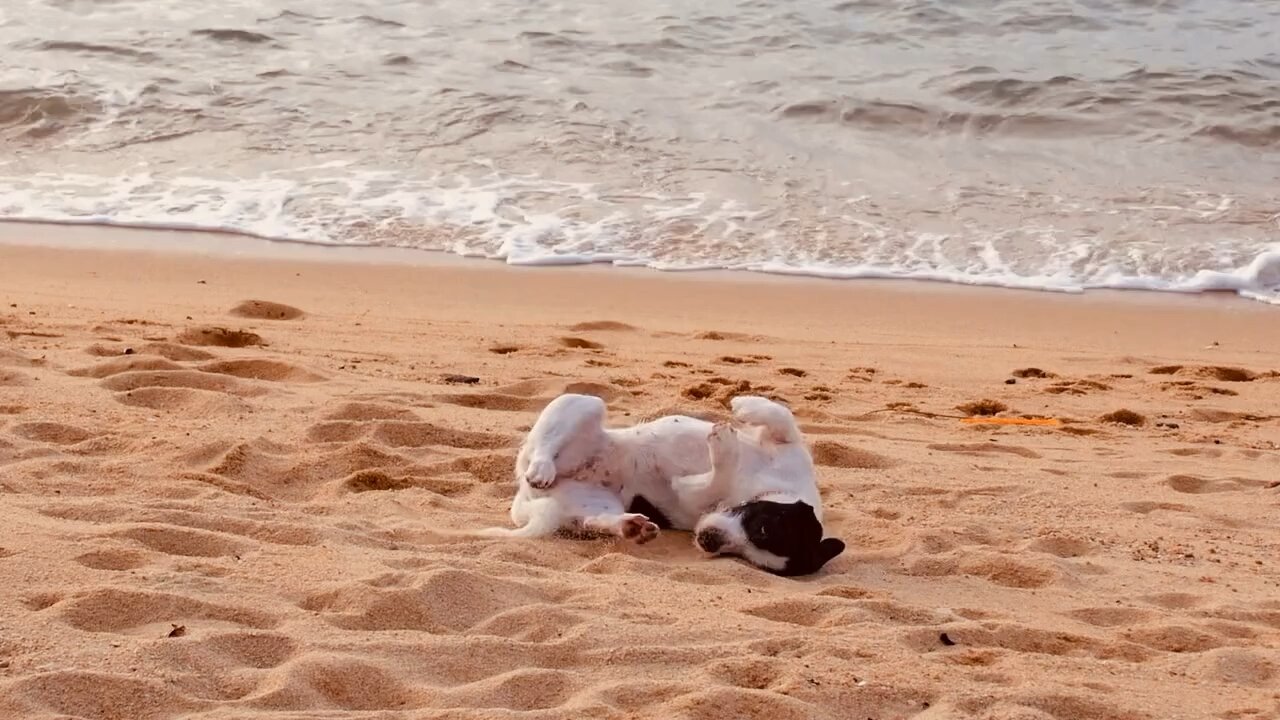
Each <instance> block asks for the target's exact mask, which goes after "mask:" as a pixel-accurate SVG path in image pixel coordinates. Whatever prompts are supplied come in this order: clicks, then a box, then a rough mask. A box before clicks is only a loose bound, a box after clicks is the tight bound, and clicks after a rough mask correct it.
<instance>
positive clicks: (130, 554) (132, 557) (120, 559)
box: [75, 549, 149, 571]
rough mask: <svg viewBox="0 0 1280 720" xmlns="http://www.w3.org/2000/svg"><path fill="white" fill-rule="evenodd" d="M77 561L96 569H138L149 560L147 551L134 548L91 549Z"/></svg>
mask: <svg viewBox="0 0 1280 720" xmlns="http://www.w3.org/2000/svg"><path fill="white" fill-rule="evenodd" d="M75 560H76V562H78V563H80V564H81V565H83V566H85V567H87V568H92V569H94V570H115V571H124V570H136V569H137V568H140V567H143V566H144V565H146V564H147V563H148V562H149V560H148V558H147V555H146V554H145V553H141V552H136V551H133V550H118V549H105V550H91V551H89V552H87V553H84V554H83V555H78V556H77V557H76V558H75Z"/></svg>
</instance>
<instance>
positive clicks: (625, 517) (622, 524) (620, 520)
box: [579, 513, 659, 545]
mask: <svg viewBox="0 0 1280 720" xmlns="http://www.w3.org/2000/svg"><path fill="white" fill-rule="evenodd" d="M579 524H580V526H581V528H582V529H583V530H586V531H587V532H595V533H603V534H606V535H617V536H618V537H620V538H623V539H624V540H631V541H633V542H635V543H636V544H637V545H643V544H644V543H647V542H649V541H650V540H652V539H654V538H656V537H658V532H659V528H658V524H657V523H655V522H653V521H652V520H650V519H649V518H648V517H646V516H644V515H641V514H639V513H618V514H608V515H593V516H591V517H587V518H582V520H580V521H579Z"/></svg>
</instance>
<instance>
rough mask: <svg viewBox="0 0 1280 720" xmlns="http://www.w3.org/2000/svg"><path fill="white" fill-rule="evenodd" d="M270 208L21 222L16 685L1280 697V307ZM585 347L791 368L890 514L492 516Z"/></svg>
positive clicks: (1005, 715) (6, 341) (1160, 699)
mask: <svg viewBox="0 0 1280 720" xmlns="http://www.w3.org/2000/svg"><path fill="white" fill-rule="evenodd" d="M3 237H4V238H7V239H8V240H9V241H14V240H21V239H24V238H26V239H33V238H34V239H38V240H42V241H54V240H62V241H68V242H69V241H74V240H88V241H92V242H95V243H97V244H99V245H105V244H111V243H116V244H123V245H130V244H140V245H145V244H146V243H147V242H149V241H150V240H151V239H154V238H155V236H153V235H148V236H140V235H139V234H137V233H115V232H107V231H103V230H77V229H63V228H48V227H44V228H40V227H36V228H32V227H24V226H8V227H6V228H4V232H3ZM162 241H163V242H172V243H187V242H191V239H190V238H184V237H172V236H166V237H164V238H162ZM233 245H234V244H233ZM234 247H237V248H238V247H241V245H234ZM271 252H272V253H273V257H271V258H254V257H234V256H229V255H224V256H214V255H200V254H181V253H173V254H156V253H148V252H145V251H138V250H70V249H65V248H56V247H54V248H51V247H34V246H21V245H14V244H7V245H0V303H2V304H0V332H3V333H5V336H4V337H0V519H2V520H3V528H4V530H3V533H2V534H0V573H2V574H0V577H2V578H3V581H4V582H3V585H2V586H0V717H4V718H53V717H58V718H63V717H76V718H95V719H105V718H112V719H115V718H120V719H126V718H127V719H130V720H143V719H146V718H170V717H199V718H250V719H252V718H266V717H277V718H318V717H342V718H399V717H409V718H437V717H438V718H501V717H521V718H574V719H575V720H577V719H581V718H633V717H635V718H762V719H768V720H777V719H787V718H832V719H833V720H845V719H847V718H876V719H889V718H921V719H927V718H969V717H974V718H988V719H991V720H995V719H997V718H998V719H1004V720H1014V719H1015V718H1016V719H1017V720H1032V719H1040V720H1044V719H1048V718H1054V719H1056V720H1089V719H1099V720H1101V719H1120V718H1123V719H1128V718H1152V719H1156V718H1161V719H1163V718H1223V719H1224V720H1225V719H1227V718H1231V719H1243V718H1254V717H1259V718H1260V717H1277V716H1278V713H1280V701H1278V698H1280V649H1278V648H1280V589H1278V588H1277V585H1278V582H1277V580H1278V579H1280V574H1278V573H1277V563H1280V553H1277V548H1278V545H1280V530H1278V529H1277V512H1276V511H1277V507H1278V506H1280V488H1277V481H1278V480H1280V474H1278V473H1277V467H1278V465H1277V459H1278V457H1280V451H1278V449H1277V443H1278V442H1280V422H1278V421H1277V418H1276V414H1277V413H1280V377H1277V376H1276V374H1275V372H1274V371H1276V370H1280V354H1277V352H1276V351H1277V349H1280V314H1278V313H1277V310H1276V309H1275V308H1269V307H1264V306H1261V305H1255V304H1250V303H1246V302H1238V301H1235V300H1230V299H1225V298H1215V297H1199V298H1185V299H1184V298H1168V297H1151V296H1145V295H1144V296H1132V295H1117V294H1102V295H1096V296H1094V295H1090V296H1086V297H1062V296H1052V295H1044V294H1032V293H1018V292H1009V291H986V290H957V289H954V288H939V287H935V286H929V285H923V286H922V285H914V284H897V283H881V284H876V283H862V284H841V283H826V282H817V281H792V280H778V279H774V280H770V279H762V278H729V279H725V278H723V277H721V276H707V277H702V276H699V277H692V276H662V275H657V274H652V273H640V272H637V273H631V272H625V271H614V270H600V269H592V268H580V269H567V270H532V271H523V270H511V269H507V268H503V267H499V266H496V265H480V266H476V265H473V264H470V263H451V264H446V265H430V264H418V265H412V264H399V265H379V264H375V263H355V264H352V263H350V262H348V261H349V260H351V259H352V257H351V255H350V254H349V253H346V254H344V252H342V251H335V252H331V253H327V254H326V253H324V252H319V251H314V250H306V249H299V248H284V249H280V248H275V249H272V250H271ZM364 257H366V258H372V259H378V258H390V257H391V256H390V255H387V254H383V255H379V254H373V253H369V254H366V255H364ZM331 260H337V261H339V262H331ZM248 300H256V301H264V302H260V303H258V304H249V305H242V303H243V302H244V301H248ZM273 303H278V304H280V305H274V304H273ZM235 308H239V309H238V310H237V309H235ZM290 308H296V309H298V310H300V311H301V312H302V314H298V313H296V312H294V311H293V310H291V309H290ZM1026 368H1038V369H1040V370H1043V371H1044V374H1045V375H1047V376H1046V377H1034V376H1035V375H1037V374H1038V373H1035V372H1030V373H1027V372H1024V373H1018V374H1021V375H1024V376H1026V377H1021V378H1014V377H1013V375H1014V374H1015V371H1017V370H1020V369H1026ZM1268 373H1270V374H1268ZM447 375H466V376H472V377H475V378H478V382H476V383H475V384H457V383H451V382H449V381H448V380H446V379H445V377H446V376H447ZM454 380H455V381H457V380H460V379H459V378H454ZM1010 380H1016V382H1014V383H1012V384H1010ZM565 390H577V391H582V392H591V393H596V394H599V395H601V396H602V397H604V398H606V399H607V400H608V401H609V404H610V406H611V408H612V413H613V417H614V419H615V420H616V421H617V422H619V423H625V422H631V421H634V420H638V419H641V418H645V417H650V416H653V415H656V414H659V413H665V412H669V411H671V410H673V409H677V408H678V409H685V410H689V411H696V412H701V413H712V414H714V413H719V412H722V411H723V400H724V399H725V398H726V397H728V396H730V395H731V394H733V393H736V392H743V391H747V390H751V391H754V392H761V393H766V394H772V395H776V396H778V397H780V398H783V399H785V400H787V401H788V402H790V403H791V404H792V406H793V407H794V408H795V411H796V413H797V415H798V416H799V417H800V418H801V419H802V420H803V422H804V429H805V430H806V431H807V433H808V435H809V438H810V440H811V441H812V443H813V446H814V449H815V455H816V458H817V460H818V463H819V465H820V467H819V473H820V479H821V484H822V489H823V493H824V496H825V498H826V503H827V507H828V508H829V510H828V516H829V520H830V523H829V527H830V530H831V532H833V533H834V534H836V535H838V536H840V537H842V538H844V539H845V540H846V541H847V542H848V543H849V547H850V549H849V551H848V552H847V553H846V554H845V555H843V556H842V557H840V558H838V559H836V560H835V561H833V562H832V563H831V564H830V565H828V566H827V568H826V569H825V570H824V571H823V572H822V573H821V574H819V575H817V576H814V577H810V578H804V579H799V580H792V579H783V578H777V577H772V576H769V575H766V574H763V573H761V572H759V571H756V570H753V569H751V568H749V567H746V566H744V565H742V564H740V563H738V562H735V561H732V560H707V559H704V558H702V557H700V556H699V555H698V554H697V553H696V552H695V551H694V549H693V548H692V546H691V543H690V538H689V537H688V536H687V535H684V534H680V533H668V534H666V535H665V536H664V537H662V538H660V539H659V540H658V541H656V542H654V543H652V544H650V545H646V546H642V547H634V546H630V545H627V544H625V543H620V542H611V541H594V542H592V541H570V540H553V541H543V542H523V541H498V540H489V539H470V538H468V537H466V536H463V535H460V534H457V533H456V531H460V530H465V529H468V528H476V527H482V526H487V525H492V524H497V523H505V522H507V516H506V511H507V503H508V499H509V497H510V495H511V492H512V481H511V465H512V460H513V455H514V445H515V443H516V442H517V440H518V438H519V436H520V434H521V431H523V430H524V429H526V428H527V427H528V425H529V424H530V422H531V421H532V420H533V418H534V416H535V413H536V412H537V411H538V409H539V408H540V407H541V406H542V405H543V404H544V403H546V402H547V401H548V400H549V399H550V398H552V397H553V396H554V395H556V394H557V393H560V392H563V391H565ZM986 399H990V400H995V401H998V402H999V403H1003V404H1004V405H1006V406H1007V407H1008V408H1009V409H1008V410H1005V411H1003V412H1002V413H1001V416H1003V417H1016V416H1018V415H1020V414H1031V415H1047V416H1052V417H1056V418H1065V419H1067V420H1069V421H1070V422H1068V423H1067V424H1065V425H1063V426H1061V427H1000V426H983V425H970V424H965V423H963V422H961V421H959V420H957V419H955V418H951V417H928V416H924V415H919V414H912V413H910V412H904V411H903V410H905V409H908V408H916V409H919V410H921V411H926V412H932V413H938V414H944V415H960V414H961V412H960V411H958V410H956V409H955V408H956V407H957V406H961V405H965V404H966V403H971V402H974V401H980V400H986ZM887 407H893V408H897V409H898V410H895V411H886V412H878V413H872V412H871V411H876V410H883V409H885V408H887ZM1121 409H1127V410H1130V411H1133V412H1136V413H1139V414H1140V415H1141V416H1143V417H1144V418H1145V424H1143V425H1141V426H1130V425H1124V424H1115V423H1107V422H1102V421H1100V420H1099V418H1100V417H1101V416H1103V415H1104V414H1107V413H1111V412H1114V411H1117V410H1121Z"/></svg>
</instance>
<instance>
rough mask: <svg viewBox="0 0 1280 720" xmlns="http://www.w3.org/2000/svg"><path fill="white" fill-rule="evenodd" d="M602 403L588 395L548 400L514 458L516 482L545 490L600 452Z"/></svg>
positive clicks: (603, 441)
mask: <svg viewBox="0 0 1280 720" xmlns="http://www.w3.org/2000/svg"><path fill="white" fill-rule="evenodd" d="M605 409H606V408H605V404H604V401H603V400H601V399H600V398H598V397H593V396H591V395H572V394H568V395H561V396H560V397H558V398H556V399H555V400H552V401H551V403H550V404H548V405H547V407H546V408H544V409H543V410H542V414H540V415H538V419H537V421H536V422H534V424H533V427H532V428H531V429H530V430H529V435H528V436H527V437H526V438H525V441H524V444H523V445H522V446H521V447H520V453H519V455H517V456H516V479H517V480H524V481H525V482H527V483H528V484H529V486H530V487H535V488H539V489H545V488H549V487H551V486H552V485H554V484H555V481H556V477H557V476H558V475H560V474H563V473H567V472H572V471H573V470H576V469H577V468H579V467H581V466H582V465H583V464H584V463H586V462H587V461H589V460H590V459H592V458H593V457H594V456H595V455H597V454H598V453H599V452H600V451H601V450H602V448H603V446H604V444H605V442H606V438H605V433H604V417H605Z"/></svg>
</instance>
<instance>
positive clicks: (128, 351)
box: [124, 348, 133, 355]
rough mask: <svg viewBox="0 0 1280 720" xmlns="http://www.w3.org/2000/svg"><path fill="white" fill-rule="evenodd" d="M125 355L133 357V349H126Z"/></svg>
mask: <svg viewBox="0 0 1280 720" xmlns="http://www.w3.org/2000/svg"><path fill="white" fill-rule="evenodd" d="M124 354H125V355H132V354H133V348H125V349H124Z"/></svg>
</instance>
